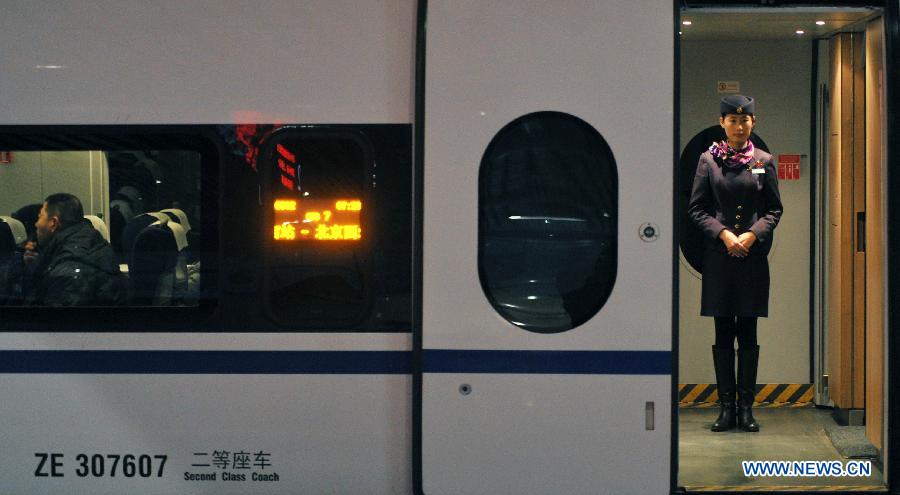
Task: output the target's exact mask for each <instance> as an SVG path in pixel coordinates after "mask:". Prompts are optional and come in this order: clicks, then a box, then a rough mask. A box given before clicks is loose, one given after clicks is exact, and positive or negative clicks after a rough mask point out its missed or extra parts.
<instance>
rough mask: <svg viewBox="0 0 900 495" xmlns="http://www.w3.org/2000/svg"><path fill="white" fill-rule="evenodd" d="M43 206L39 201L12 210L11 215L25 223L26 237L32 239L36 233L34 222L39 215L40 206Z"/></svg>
mask: <svg viewBox="0 0 900 495" xmlns="http://www.w3.org/2000/svg"><path fill="white" fill-rule="evenodd" d="M42 206H44V205H42V204H40V203H34V204H30V205H25V206H23V207H21V208H19V209H18V210H16V211H14V212H12V214H11V215H10V216H11V217H13V218H15V219H16V220H18V221H20V222H22V223H23V224H24V225H25V232H27V233H28V239H29V240H32V241H33V240H34V239H35V234H36V227H35V226H34V224H35V222H37V219H38V217H39V216H40V215H41V207H42Z"/></svg>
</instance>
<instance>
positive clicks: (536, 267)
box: [478, 112, 618, 333]
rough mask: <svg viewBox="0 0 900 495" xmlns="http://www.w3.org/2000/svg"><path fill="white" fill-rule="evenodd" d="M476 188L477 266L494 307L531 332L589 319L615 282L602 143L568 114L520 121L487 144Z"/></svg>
mask: <svg viewBox="0 0 900 495" xmlns="http://www.w3.org/2000/svg"><path fill="white" fill-rule="evenodd" d="M478 183H479V185H478V187H479V197H478V234H479V239H478V269H479V275H480V279H481V285H482V288H483V289H484V292H485V294H486V296H487V298H488V299H489V300H490V302H491V304H492V305H493V306H494V309H495V310H496V311H497V312H498V313H500V315H502V316H503V317H504V318H506V319H507V320H508V321H509V322H510V323H512V324H514V325H516V326H518V327H521V328H524V329H526V330H529V331H533V332H539V333H554V332H562V331H565V330H569V329H571V328H574V327H576V326H578V325H580V324H582V323H584V322H586V321H587V320H589V319H590V318H591V317H592V316H594V315H595V314H596V313H597V312H598V311H599V310H600V308H601V307H602V306H603V304H604V303H605V302H606V300H607V298H608V297H609V294H610V293H611V292H612V288H613V285H614V283H615V276H616V243H617V238H616V235H617V230H616V224H617V218H618V177H617V172H616V163H615V159H614V158H613V155H612V152H611V151H610V149H609V146H608V145H607V144H606V141H605V140H604V139H603V137H602V136H601V135H600V134H599V133H598V132H597V131H596V130H595V129H594V128H593V127H591V126H590V125H589V124H588V123H586V122H584V121H583V120H581V119H578V118H576V117H573V116H572V115H568V114H564V113H559V112H538V113H532V114H528V115H525V116H523V117H520V118H518V119H516V120H514V121H513V122H511V123H510V124H508V125H507V126H505V127H504V128H503V129H501V130H500V132H499V133H497V135H496V136H495V137H494V139H493V140H492V141H491V143H490V145H489V146H488V148H487V150H486V151H485V153H484V157H483V158H482V160H481V166H480V169H479V177H478Z"/></svg>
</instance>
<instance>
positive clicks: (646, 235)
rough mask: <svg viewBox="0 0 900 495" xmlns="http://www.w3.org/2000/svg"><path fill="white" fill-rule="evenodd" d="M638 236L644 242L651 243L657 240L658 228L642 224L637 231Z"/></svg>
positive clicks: (650, 224) (649, 224) (648, 223)
mask: <svg viewBox="0 0 900 495" xmlns="http://www.w3.org/2000/svg"><path fill="white" fill-rule="evenodd" d="M638 235H639V236H641V240H643V241H644V242H653V241H655V240H657V239H659V227H657V226H656V224H653V223H650V222H646V223H643V224H641V227H640V229H638Z"/></svg>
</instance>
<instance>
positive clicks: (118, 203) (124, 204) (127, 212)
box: [109, 199, 134, 222]
mask: <svg viewBox="0 0 900 495" xmlns="http://www.w3.org/2000/svg"><path fill="white" fill-rule="evenodd" d="M109 209H110V210H119V213H121V214H122V218H123V219H124V220H125V221H126V222H127V221H129V220H131V219H132V218H134V212H133V210H132V209H131V205H130V204H128V201H125V200H122V199H114V200H112V201H110V202H109Z"/></svg>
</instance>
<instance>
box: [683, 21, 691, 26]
mask: <svg viewBox="0 0 900 495" xmlns="http://www.w3.org/2000/svg"><path fill="white" fill-rule="evenodd" d="M681 23H682V24H684V25H685V26H690V25H691V24H693V22H691V21H681Z"/></svg>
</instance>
